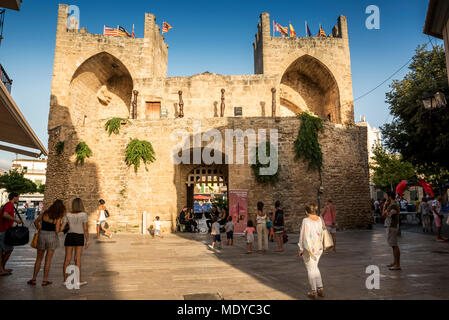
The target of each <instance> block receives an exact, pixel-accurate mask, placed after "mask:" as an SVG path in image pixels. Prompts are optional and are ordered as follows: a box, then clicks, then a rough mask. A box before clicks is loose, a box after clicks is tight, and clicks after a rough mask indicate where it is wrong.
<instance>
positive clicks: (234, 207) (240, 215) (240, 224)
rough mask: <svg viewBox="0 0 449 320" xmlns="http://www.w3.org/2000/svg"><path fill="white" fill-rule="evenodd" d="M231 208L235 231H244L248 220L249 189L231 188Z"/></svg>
mask: <svg viewBox="0 0 449 320" xmlns="http://www.w3.org/2000/svg"><path fill="white" fill-rule="evenodd" d="M229 209H230V214H231V216H232V221H233V222H234V233H243V231H244V230H245V229H246V224H247V221H248V190H229Z"/></svg>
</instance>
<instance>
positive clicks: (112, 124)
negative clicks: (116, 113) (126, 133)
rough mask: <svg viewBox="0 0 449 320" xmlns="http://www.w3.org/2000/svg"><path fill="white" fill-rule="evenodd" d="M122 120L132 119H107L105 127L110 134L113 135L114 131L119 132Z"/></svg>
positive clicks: (126, 121)
mask: <svg viewBox="0 0 449 320" xmlns="http://www.w3.org/2000/svg"><path fill="white" fill-rule="evenodd" d="M122 122H125V123H131V121H129V120H128V119H125V118H112V119H109V120H108V121H106V123H105V125H104V129H105V130H106V131H108V133H109V136H111V134H113V133H114V134H119V133H120V127H121V125H122Z"/></svg>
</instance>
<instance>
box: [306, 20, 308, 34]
mask: <svg viewBox="0 0 449 320" xmlns="http://www.w3.org/2000/svg"><path fill="white" fill-rule="evenodd" d="M306 37H308V33H307V20H306Z"/></svg>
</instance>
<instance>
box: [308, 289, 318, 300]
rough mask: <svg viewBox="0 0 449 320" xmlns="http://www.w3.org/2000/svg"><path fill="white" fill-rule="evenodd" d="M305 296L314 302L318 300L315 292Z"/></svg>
mask: <svg viewBox="0 0 449 320" xmlns="http://www.w3.org/2000/svg"><path fill="white" fill-rule="evenodd" d="M307 296H308V297H309V298H310V299H312V300H316V299H317V298H318V293H317V292H316V291H313V292H308V293H307Z"/></svg>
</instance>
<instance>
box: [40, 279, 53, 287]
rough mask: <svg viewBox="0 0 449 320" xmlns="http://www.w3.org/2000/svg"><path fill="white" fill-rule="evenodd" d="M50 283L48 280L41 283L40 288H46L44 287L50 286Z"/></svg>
mask: <svg viewBox="0 0 449 320" xmlns="http://www.w3.org/2000/svg"><path fill="white" fill-rule="evenodd" d="M52 283H53V281H50V280H46V281H42V286H43V287H46V286H48V285H50V284H52Z"/></svg>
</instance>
